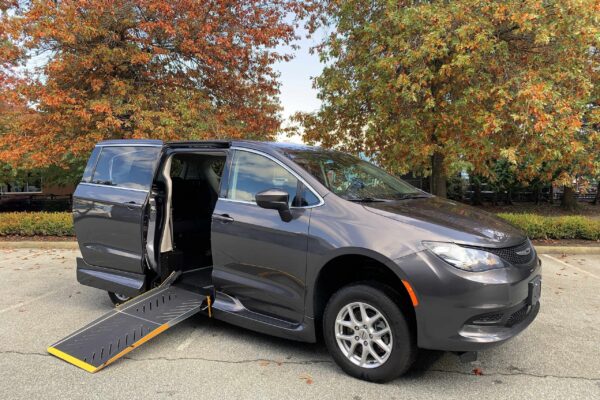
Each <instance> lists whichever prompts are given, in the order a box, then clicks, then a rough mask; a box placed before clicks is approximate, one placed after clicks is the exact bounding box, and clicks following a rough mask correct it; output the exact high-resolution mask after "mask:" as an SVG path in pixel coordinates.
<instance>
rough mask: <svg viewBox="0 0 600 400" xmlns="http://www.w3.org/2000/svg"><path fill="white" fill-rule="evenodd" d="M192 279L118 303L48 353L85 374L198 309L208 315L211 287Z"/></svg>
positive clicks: (97, 368) (113, 359) (103, 365)
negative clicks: (181, 284)
mask: <svg viewBox="0 0 600 400" xmlns="http://www.w3.org/2000/svg"><path fill="white" fill-rule="evenodd" d="M185 275H187V274H184V276H183V277H182V278H187V277H186V276H185ZM201 275H202V274H201ZM191 276H193V275H189V277H191ZM208 276H210V275H208ZM194 278H195V279H193V281H194V285H184V287H179V286H178V284H179V283H180V282H176V283H174V284H168V283H167V284H166V285H163V286H161V287H158V288H156V289H153V290H151V291H148V292H146V293H144V294H141V295H140V296H137V297H135V298H134V299H131V300H130V301H128V302H126V303H124V304H121V305H120V306H118V307H116V308H115V309H113V310H111V311H110V312H108V313H106V314H105V315H103V316H102V317H100V318H98V319H97V320H95V321H94V322H92V323H90V324H88V325H87V326H85V327H83V328H81V329H79V330H77V331H76V332H74V333H72V334H71V335H69V336H67V337H66V338H64V339H62V340H60V341H59V342H57V343H55V344H53V345H52V346H50V347H49V348H48V352H49V353H50V354H52V355H54V356H56V357H58V358H61V359H63V360H65V361H67V362H69V363H71V364H73V365H75V366H77V367H79V368H81V369H84V370H86V371H88V372H92V373H93V372H96V371H99V370H101V369H102V368H104V367H106V366H107V365H109V364H111V363H112V362H114V361H116V360H117V359H119V358H121V357H123V356H124V355H125V354H127V353H129V352H130V351H131V350H133V349H135V348H136V347H138V346H140V345H142V344H143V343H145V342H147V341H148V340H150V339H152V338H153V337H155V336H157V335H159V334H160V333H162V332H164V331H166V330H167V329H169V328H170V327H172V326H173V325H175V324H177V323H179V322H181V321H183V320H185V319H187V318H189V317H191V316H192V315H194V314H196V313H198V312H200V311H201V310H204V309H207V308H208V312H209V314H210V297H209V296H210V295H211V292H212V287H211V286H209V285H206V286H202V282H200V281H199V280H198V274H197V273H196V276H194ZM188 280H189V279H188ZM185 281H186V280H185V279H181V283H184V282H185Z"/></svg>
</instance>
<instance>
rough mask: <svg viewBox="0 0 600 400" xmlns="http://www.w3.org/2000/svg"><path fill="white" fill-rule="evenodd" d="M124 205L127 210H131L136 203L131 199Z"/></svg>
mask: <svg viewBox="0 0 600 400" xmlns="http://www.w3.org/2000/svg"><path fill="white" fill-rule="evenodd" d="M125 205H126V206H127V208H128V209H129V210H133V209H134V207H135V206H137V205H138V203H136V202H135V201H133V200H132V201H128V202H126V203H125Z"/></svg>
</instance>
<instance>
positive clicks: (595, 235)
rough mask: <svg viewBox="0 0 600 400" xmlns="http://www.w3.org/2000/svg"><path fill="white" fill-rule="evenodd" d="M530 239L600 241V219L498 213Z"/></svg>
mask: <svg viewBox="0 0 600 400" xmlns="http://www.w3.org/2000/svg"><path fill="white" fill-rule="evenodd" d="M498 216H499V217H500V218H503V219H505V220H506V221H508V222H510V223H511V224H513V225H515V226H516V227H517V228H520V229H522V230H523V231H525V233H527V236H529V237H530V238H531V239H584V240H600V219H598V218H590V217H584V216H576V215H570V216H563V217H547V216H543V215H536V214H515V213H500V214H498Z"/></svg>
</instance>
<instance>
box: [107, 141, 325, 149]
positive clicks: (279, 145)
mask: <svg viewBox="0 0 600 400" xmlns="http://www.w3.org/2000/svg"><path fill="white" fill-rule="evenodd" d="M165 144H167V145H169V146H171V147H187V146H194V145H202V144H210V145H214V146H215V147H221V148H224V147H229V146H239V147H252V148H256V149H263V150H279V151H281V152H285V151H286V150H295V151H302V150H305V151H311V150H313V151H314V150H321V149H320V148H319V147H315V146H308V145H305V144H298V143H283V142H272V141H271V142H267V141H264V142H263V141H259V140H238V139H234V140H188V141H172V142H166V143H165V142H163V141H162V140H152V139H115V140H104V141H101V142H99V143H98V146H117V145H120V146H126V145H131V146H136V145H137V146H139V145H146V146H163V145H165Z"/></svg>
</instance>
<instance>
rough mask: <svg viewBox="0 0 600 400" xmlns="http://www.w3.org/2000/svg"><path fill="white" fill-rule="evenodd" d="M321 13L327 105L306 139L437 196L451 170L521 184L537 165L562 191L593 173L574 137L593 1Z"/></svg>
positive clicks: (435, 4) (458, 0) (594, 62)
mask: <svg viewBox="0 0 600 400" xmlns="http://www.w3.org/2000/svg"><path fill="white" fill-rule="evenodd" d="M327 4H328V13H327V14H326V15H327V17H326V18H324V24H326V25H329V26H331V27H333V28H334V29H333V31H332V33H331V34H330V35H328V36H327V37H326V38H325V40H324V41H323V42H322V43H321V44H320V45H319V46H318V47H317V48H316V49H317V51H319V53H320V58H321V60H322V61H323V62H324V63H325V64H326V66H325V68H324V70H323V72H322V74H321V75H320V76H319V77H317V78H316V79H315V81H314V85H315V87H316V88H317V89H318V91H319V98H320V99H321V100H322V106H321V108H320V109H319V110H318V111H317V112H315V113H309V114H306V113H305V114H298V115H296V117H295V118H296V120H297V121H299V122H300V124H301V126H302V129H303V131H304V138H305V139H306V140H308V141H310V142H320V143H321V144H322V145H324V146H327V147H338V148H341V149H343V150H346V151H351V152H355V153H359V152H364V153H366V154H367V155H369V156H371V157H374V158H376V159H377V160H378V162H379V163H380V164H381V165H383V166H385V167H386V168H387V169H389V170H390V171H392V172H397V173H405V172H407V171H409V170H413V171H419V172H424V173H425V174H426V175H431V182H432V192H433V193H435V194H438V195H441V196H445V192H446V184H445V182H446V178H445V177H446V176H448V174H449V173H453V172H455V170H456V165H457V161H458V160H461V161H468V162H470V163H471V165H472V167H473V170H472V171H470V174H474V175H481V176H482V177H490V176H493V174H494V169H493V166H494V165H495V161H496V160H498V159H504V160H506V162H508V163H510V164H514V165H521V164H522V165H526V166H527V167H526V168H519V169H517V171H518V176H517V179H518V180H519V181H521V182H527V181H529V180H532V179H534V178H538V177H539V173H538V169H539V167H540V165H542V164H544V165H545V168H546V169H547V170H548V171H549V172H548V174H549V175H548V174H547V176H544V177H543V178H548V177H550V176H552V175H553V174H554V171H557V170H563V171H564V174H562V175H561V178H560V179H561V182H563V183H564V182H572V180H573V177H574V174H575V173H577V171H578V169H579V166H580V164H581V163H584V164H586V163H588V161H589V160H586V159H585V157H583V156H582V154H584V153H586V148H585V146H584V145H586V144H587V141H588V139H586V140H585V143H584V141H582V139H581V137H580V135H578V130H579V128H580V126H581V121H582V115H583V113H584V111H585V104H586V102H587V100H588V99H589V96H590V93H591V92H592V90H593V88H594V85H597V82H598V73H599V72H600V68H598V64H599V63H598V55H597V53H594V52H591V51H590V49H591V48H597V47H598V32H599V31H598V26H600V24H599V23H598V15H599V13H598V11H599V5H598V2H597V1H596V0H581V1H575V0H560V1H559V0H550V1H543V2H541V1H534V0H518V1H517V0H508V1H503V2H489V1H483V0H455V1H435V0H433V1H416V0H415V1H408V0H400V1H386V0H369V1H367V0H343V1H342V0H331V1H329V2H327ZM591 139H593V140H594V141H598V140H599V139H598V137H597V136H596V137H594V138H591ZM525 160H527V162H525Z"/></svg>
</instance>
